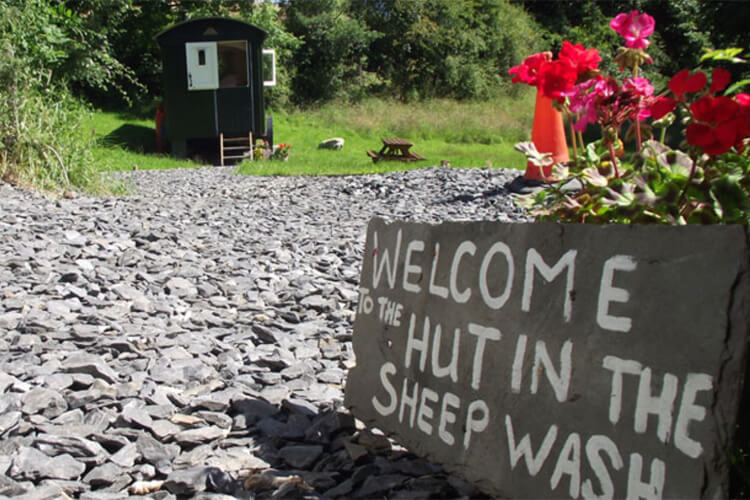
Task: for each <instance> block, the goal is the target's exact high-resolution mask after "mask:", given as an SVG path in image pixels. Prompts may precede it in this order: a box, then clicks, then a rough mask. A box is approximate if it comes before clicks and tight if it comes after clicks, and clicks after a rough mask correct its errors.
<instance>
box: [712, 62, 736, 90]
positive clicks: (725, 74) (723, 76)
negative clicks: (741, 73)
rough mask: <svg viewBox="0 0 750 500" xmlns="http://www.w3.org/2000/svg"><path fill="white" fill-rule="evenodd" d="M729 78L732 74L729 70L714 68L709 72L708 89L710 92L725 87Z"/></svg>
mask: <svg viewBox="0 0 750 500" xmlns="http://www.w3.org/2000/svg"><path fill="white" fill-rule="evenodd" d="M731 79H732V74H731V73H730V72H729V71H727V70H725V69H722V68H714V72H713V73H712V74H711V86H710V87H709V88H708V91H709V92H710V93H712V94H715V93H717V92H721V91H722V90H724V89H725V88H727V85H729V81H730V80H731Z"/></svg>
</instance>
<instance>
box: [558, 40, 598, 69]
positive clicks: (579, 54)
mask: <svg viewBox="0 0 750 500" xmlns="http://www.w3.org/2000/svg"><path fill="white" fill-rule="evenodd" d="M557 57H558V59H564V60H567V61H569V62H570V64H571V65H573V66H574V67H575V68H576V73H577V75H578V76H579V77H580V76H582V75H585V74H586V73H588V72H590V71H596V70H597V69H598V68H599V62H600V61H601V60H602V58H601V57H600V56H599V51H598V50H596V49H586V48H585V47H584V46H583V45H581V44H580V43H576V44H572V43H570V42H569V41H567V40H565V41H564V42H563V44H562V49H561V50H560V53H559V54H558V55H557Z"/></svg>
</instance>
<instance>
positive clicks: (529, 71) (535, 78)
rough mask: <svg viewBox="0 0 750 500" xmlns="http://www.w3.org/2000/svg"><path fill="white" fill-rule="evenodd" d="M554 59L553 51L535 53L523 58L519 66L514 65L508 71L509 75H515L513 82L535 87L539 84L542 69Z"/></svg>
mask: <svg viewBox="0 0 750 500" xmlns="http://www.w3.org/2000/svg"><path fill="white" fill-rule="evenodd" d="M551 60H552V53H551V52H540V53H538V54H533V55H530V56H529V57H527V58H526V59H524V60H523V62H522V63H521V64H519V65H518V66H513V67H512V68H510V70H509V71H508V74H509V75H515V76H514V77H513V79H512V80H511V81H512V82H513V83H518V82H521V83H525V84H527V85H531V86H533V87H538V86H539V73H540V72H541V69H542V68H543V67H544V65H545V64H547V63H548V62H549V61H551Z"/></svg>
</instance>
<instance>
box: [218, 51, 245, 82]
mask: <svg viewBox="0 0 750 500" xmlns="http://www.w3.org/2000/svg"><path fill="white" fill-rule="evenodd" d="M216 44H217V52H218V56H219V87H247V86H248V71H247V42H246V41H245V40H233V41H224V42H217V43H216Z"/></svg>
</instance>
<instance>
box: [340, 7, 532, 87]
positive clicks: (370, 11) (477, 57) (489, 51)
mask: <svg viewBox="0 0 750 500" xmlns="http://www.w3.org/2000/svg"><path fill="white" fill-rule="evenodd" d="M352 10H353V12H354V13H355V15H356V16H357V17H359V18H361V19H363V20H364V22H365V23H367V25H368V26H369V27H370V29H372V30H374V31H378V32H380V33H381V35H382V36H381V37H379V38H378V39H376V40H375V41H374V42H373V44H372V46H371V47H370V54H371V56H370V59H369V68H370V70H371V71H373V72H376V73H377V74H378V75H380V76H381V77H382V78H383V79H384V80H386V81H388V82H390V84H391V86H392V91H393V92H395V93H397V94H398V95H399V96H400V97H401V98H403V99H408V98H414V97H417V98H426V97H456V98H484V97H487V96H489V95H491V94H492V93H494V92H497V90H498V89H500V88H502V85H503V84H504V80H505V74H506V73H507V71H508V69H509V68H510V67H511V66H513V65H515V64H518V63H519V62H520V61H521V60H522V59H523V57H525V56H526V55H527V54H529V53H531V52H533V51H534V50H535V49H536V48H538V46H537V41H538V37H537V36H536V34H535V30H534V28H533V23H532V21H531V18H530V17H529V16H528V15H527V14H526V13H525V12H524V11H523V10H522V9H521V8H519V7H517V6H513V5H511V4H510V3H508V2H507V1H506V0H462V1H456V0H352Z"/></svg>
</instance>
